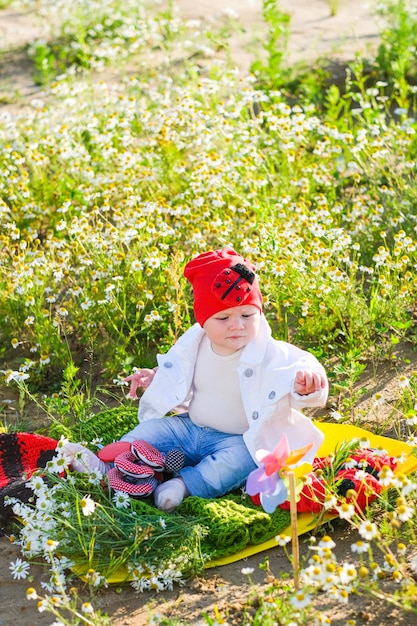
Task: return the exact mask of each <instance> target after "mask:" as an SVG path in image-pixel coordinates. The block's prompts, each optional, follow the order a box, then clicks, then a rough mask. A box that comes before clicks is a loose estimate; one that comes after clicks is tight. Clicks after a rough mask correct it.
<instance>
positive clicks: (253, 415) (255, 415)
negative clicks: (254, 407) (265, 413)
mask: <svg viewBox="0 0 417 626" xmlns="http://www.w3.org/2000/svg"><path fill="white" fill-rule="evenodd" d="M258 417H259V413H258V411H254V412H253V413H252V419H253V420H257V419H258Z"/></svg>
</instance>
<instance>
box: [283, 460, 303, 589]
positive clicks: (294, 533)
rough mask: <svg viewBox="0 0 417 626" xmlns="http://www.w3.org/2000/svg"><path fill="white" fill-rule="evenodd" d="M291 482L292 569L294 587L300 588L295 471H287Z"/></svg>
mask: <svg viewBox="0 0 417 626" xmlns="http://www.w3.org/2000/svg"><path fill="white" fill-rule="evenodd" d="M286 474H287V477H288V483H289V496H290V516H291V535H292V570H293V575H294V588H295V589H298V578H299V570H300V558H299V544H298V531H297V499H296V493H295V474H294V472H291V471H289V472H288V471H287V472H286Z"/></svg>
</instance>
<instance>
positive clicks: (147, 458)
mask: <svg viewBox="0 0 417 626" xmlns="http://www.w3.org/2000/svg"><path fill="white" fill-rule="evenodd" d="M130 450H131V452H132V454H134V455H135V457H136V458H137V459H139V460H140V461H142V463H146V464H147V465H150V466H151V467H153V468H154V469H155V470H156V471H161V470H163V469H164V467H165V460H166V456H165V454H162V452H159V450H157V449H156V448H154V446H152V445H151V444H150V443H147V442H146V441H143V440H142V439H137V440H136V441H133V442H132V443H131V445H130Z"/></svg>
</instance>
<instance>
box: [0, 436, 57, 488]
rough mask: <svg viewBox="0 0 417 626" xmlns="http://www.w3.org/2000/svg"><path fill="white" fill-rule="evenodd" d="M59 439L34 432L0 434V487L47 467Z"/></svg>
mask: <svg viewBox="0 0 417 626" xmlns="http://www.w3.org/2000/svg"><path fill="white" fill-rule="evenodd" d="M57 443H58V442H57V441H56V440H55V439H51V438H50V437H43V436H42V435H36V434H34V433H1V434H0V488H1V487H6V485H8V484H10V483H11V482H14V481H15V480H18V479H20V478H22V476H25V477H27V478H29V477H30V476H31V475H32V474H33V472H34V471H35V470H36V469H38V468H40V467H45V465H46V463H47V461H49V460H50V459H51V458H52V457H53V455H54V452H55V448H56V446H57Z"/></svg>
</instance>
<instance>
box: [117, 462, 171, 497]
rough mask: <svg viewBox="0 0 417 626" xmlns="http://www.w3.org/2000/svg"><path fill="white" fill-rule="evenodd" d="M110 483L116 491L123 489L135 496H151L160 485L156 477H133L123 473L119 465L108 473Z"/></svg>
mask: <svg viewBox="0 0 417 626" xmlns="http://www.w3.org/2000/svg"><path fill="white" fill-rule="evenodd" d="M107 476H108V479H109V485H110V487H111V488H112V489H113V490H114V491H122V492H123V493H127V494H128V495H129V496H132V497H134V498H145V497H146V496H150V495H151V493H153V492H154V491H155V489H156V487H157V486H158V484H159V483H158V481H157V480H156V478H155V477H153V476H151V477H150V478H136V479H132V478H129V477H128V476H126V474H122V472H120V471H119V470H118V469H117V467H113V468H112V469H111V470H110V471H109V472H108V474H107Z"/></svg>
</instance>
